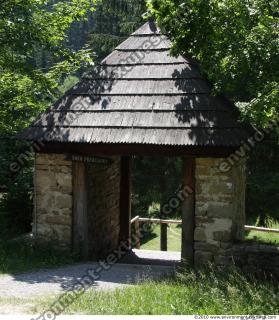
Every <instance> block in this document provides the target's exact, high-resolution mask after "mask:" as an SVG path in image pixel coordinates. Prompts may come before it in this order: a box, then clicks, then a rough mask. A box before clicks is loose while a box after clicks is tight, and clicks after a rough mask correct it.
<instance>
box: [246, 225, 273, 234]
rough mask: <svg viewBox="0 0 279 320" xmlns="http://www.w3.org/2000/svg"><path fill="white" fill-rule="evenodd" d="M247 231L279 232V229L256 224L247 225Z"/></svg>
mask: <svg viewBox="0 0 279 320" xmlns="http://www.w3.org/2000/svg"><path fill="white" fill-rule="evenodd" d="M245 230H246V231H259V232H268V233H279V229H270V228H262V227H254V226H245Z"/></svg>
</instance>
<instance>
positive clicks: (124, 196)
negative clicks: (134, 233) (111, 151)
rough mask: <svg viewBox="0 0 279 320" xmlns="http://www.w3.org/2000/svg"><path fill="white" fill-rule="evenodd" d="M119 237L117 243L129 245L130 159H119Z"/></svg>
mask: <svg viewBox="0 0 279 320" xmlns="http://www.w3.org/2000/svg"><path fill="white" fill-rule="evenodd" d="M120 175H121V176H120V213H119V214H120V235H119V242H125V243H128V242H129V243H130V245H131V224H130V221H131V158H130V157H121V164H120Z"/></svg>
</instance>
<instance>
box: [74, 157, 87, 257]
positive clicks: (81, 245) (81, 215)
mask: <svg viewBox="0 0 279 320" xmlns="http://www.w3.org/2000/svg"><path fill="white" fill-rule="evenodd" d="M73 249H74V251H76V252H79V253H80V254H81V255H82V258H83V259H88V254H89V252H88V217H87V190H86V166H85V164H84V163H83V162H73Z"/></svg>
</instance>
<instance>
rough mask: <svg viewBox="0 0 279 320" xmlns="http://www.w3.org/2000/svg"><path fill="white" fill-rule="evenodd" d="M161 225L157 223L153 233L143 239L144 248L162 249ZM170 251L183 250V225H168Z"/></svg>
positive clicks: (142, 246)
mask: <svg viewBox="0 0 279 320" xmlns="http://www.w3.org/2000/svg"><path fill="white" fill-rule="evenodd" d="M160 234H161V231H160V225H155V227H154V229H153V231H152V233H151V234H149V235H148V236H147V237H145V238H144V239H142V245H141V249H142V250H160ZM168 251H179V252H180V251H181V225H173V224H171V225H169V227H168Z"/></svg>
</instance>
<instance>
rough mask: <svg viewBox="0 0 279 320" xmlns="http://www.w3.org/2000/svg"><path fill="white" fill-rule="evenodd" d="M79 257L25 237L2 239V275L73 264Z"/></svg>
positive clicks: (0, 253) (0, 267)
mask: <svg viewBox="0 0 279 320" xmlns="http://www.w3.org/2000/svg"><path fill="white" fill-rule="evenodd" d="M76 260H77V257H76V256H75V255H73V254H71V253H68V252H64V251H63V253H62V252H61V250H56V249H54V248H53V247H52V246H51V245H44V246H42V245H38V244H36V243H33V242H32V241H30V240H26V239H25V238H19V239H18V240H16V241H15V240H13V241H11V240H5V239H0V275H4V274H17V273H22V272H29V271H36V270H38V269H42V268H54V267H59V266H64V265H67V264H72V263H74V262H75V261H76Z"/></svg>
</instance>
